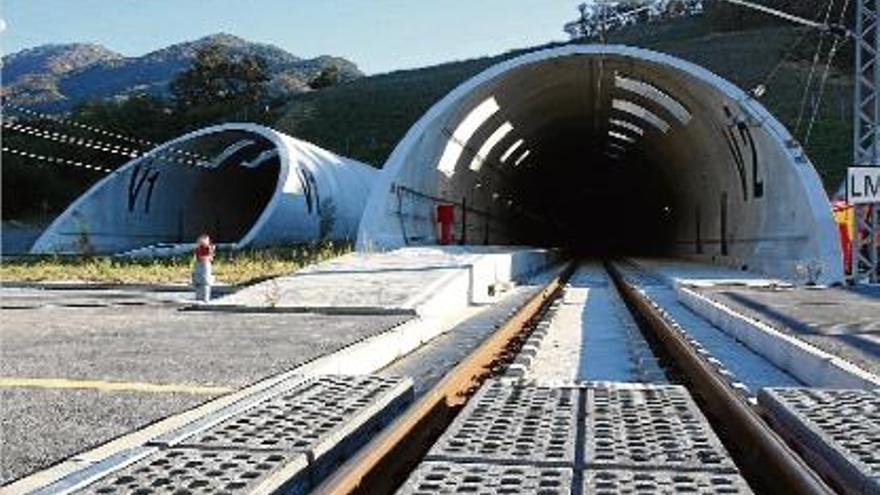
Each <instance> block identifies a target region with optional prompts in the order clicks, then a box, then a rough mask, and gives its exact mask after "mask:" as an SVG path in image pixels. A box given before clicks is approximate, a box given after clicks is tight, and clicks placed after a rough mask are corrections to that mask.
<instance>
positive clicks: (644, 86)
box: [614, 74, 691, 125]
mask: <svg viewBox="0 0 880 495" xmlns="http://www.w3.org/2000/svg"><path fill="white" fill-rule="evenodd" d="M614 83H615V85H616V86H617V87H618V88H620V89H623V90H626V91H630V92H632V93H635V94H637V95H641V96H644V97H645V98H648V99H649V100H651V101H653V102H654V103H657V104H658V105H660V106H662V107H663V108H665V109H666V110H667V111H669V113H671V114H672V115H673V117H675V118H676V119H678V121H679V122H681V123H682V124H684V125H687V124H688V123H689V122H690V121H691V113H690V112H689V111H688V110H687V108H685V107H684V105H682V104H681V103H680V102H679V101H678V100H676V99H675V98H673V97H672V96H670V95H669V94H667V93H666V92H664V91H663V90H661V89H660V88H657V87H655V86H654V85H652V84H649V83H646V82H644V81H639V80H636V79H630V78H628V77H624V76H621V75H619V74H615V75H614Z"/></svg>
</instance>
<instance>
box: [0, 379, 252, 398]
mask: <svg viewBox="0 0 880 495" xmlns="http://www.w3.org/2000/svg"><path fill="white" fill-rule="evenodd" d="M0 388H43V389H93V390H101V391H104V392H143V393H149V394H174V393H178V394H199V395H201V394H203V395H218V394H227V393H229V392H232V391H234V390H235V389H233V388H229V387H208V386H201V385H189V384H181V383H172V384H159V383H140V382H108V381H103V380H69V379H66V378H20V377H0Z"/></svg>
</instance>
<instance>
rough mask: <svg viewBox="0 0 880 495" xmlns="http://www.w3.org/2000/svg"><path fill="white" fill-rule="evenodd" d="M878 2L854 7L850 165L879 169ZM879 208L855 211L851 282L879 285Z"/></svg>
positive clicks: (863, 0) (862, 1) (863, 1)
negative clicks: (853, 86)
mask: <svg viewBox="0 0 880 495" xmlns="http://www.w3.org/2000/svg"><path fill="white" fill-rule="evenodd" d="M878 15H880V0H857V3H856V26H855V47H856V66H855V68H856V74H855V101H854V112H853V119H854V124H855V129H854V133H853V134H854V139H853V155H854V160H853V165H855V166H862V167H880V87H878V85H880V17H878ZM878 214H880V205H877V204H874V205H862V206H857V207H856V209H855V217H856V234H855V236H854V237H855V238H854V239H853V245H852V250H853V252H852V260H853V268H852V270H853V274H852V275H853V280H854V281H856V282H871V283H877V282H880V255H878V247H880V246H878V242H877V241H878V239H877V237H878V235H880V218H878Z"/></svg>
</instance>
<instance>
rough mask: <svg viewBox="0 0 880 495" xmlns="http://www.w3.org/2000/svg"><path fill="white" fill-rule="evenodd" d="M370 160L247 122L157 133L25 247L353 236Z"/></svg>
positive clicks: (108, 248) (112, 248) (114, 249)
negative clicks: (166, 135)
mask: <svg viewBox="0 0 880 495" xmlns="http://www.w3.org/2000/svg"><path fill="white" fill-rule="evenodd" d="M377 176H378V170H376V169H374V168H372V167H370V166H368V165H365V164H363V163H360V162H356V161H354V160H350V159H348V158H344V157H341V156H339V155H336V154H334V153H331V152H329V151H327V150H324V149H321V148H319V147H317V146H314V145H312V144H310V143H307V142H305V141H301V140H298V139H294V138H292V137H290V136H287V135H285V134H282V133H280V132H277V131H275V130H272V129H269V128H267V127H263V126H259V125H255V124H238V123H233V124H222V125H217V126H212V127H208V128H205V129H201V130H198V131H195V132H192V133H190V134H187V135H185V136H182V137H180V138H177V139H175V140H173V141H170V142H168V143H165V144H163V145H161V146H159V147H157V148H156V149H154V150H151V151H150V152H149V153H147V154H145V155H144V156H141V157H138V158H136V159H133V160H131V161H130V162H128V163H126V164H125V165H123V166H121V167H120V168H119V169H117V170H115V171H114V172H112V173H111V174H109V175H108V176H107V177H105V178H104V179H103V180H101V181H100V182H98V183H97V184H95V185H94V186H93V187H92V188H90V189H89V190H88V191H87V192H86V193H85V194H83V195H82V196H81V197H80V198H79V199H77V200H76V201H75V202H74V203H73V204H72V205H71V206H70V207H68V208H67V210H66V211H65V212H64V213H62V214H61V215H60V216H59V217H58V218H57V219H56V220H55V221H54V222H53V223H52V224H51V225H50V226H49V228H47V229H46V231H45V232H44V233H43V234H42V236H40V238H39V239H37V242H36V243H35V244H34V247H33V248H32V252H34V253H76V252H83V251H91V252H96V253H119V252H125V251H129V250H136V249H139V248H143V247H145V246H150V245H155V244H160V243H162V244H168V243H171V244H173V243H191V242H194V240H195V238H196V236H197V235H199V233H201V232H208V233H209V234H211V236H212V237H213V238H214V239H215V242H218V243H224V244H230V245H231V247H232V248H242V247H246V246H260V245H268V244H276V243H282V242H306V241H312V240H315V239H320V238H329V239H354V238H355V235H356V233H357V225H358V222H359V221H360V218H361V214H362V213H363V209H364V205H365V203H366V201H367V198H368V196H369V193H370V189H371V188H372V186H373V184H374V182H375V180H376V178H377Z"/></svg>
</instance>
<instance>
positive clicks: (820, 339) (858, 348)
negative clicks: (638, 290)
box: [634, 259, 880, 387]
mask: <svg viewBox="0 0 880 495" xmlns="http://www.w3.org/2000/svg"><path fill="white" fill-rule="evenodd" d="M634 261H635V264H636V265H637V266H638V267H639V268H641V269H643V270H645V271H647V272H649V273H650V274H652V275H653V276H655V277H656V279H658V280H661V281H663V282H664V283H665V284H666V285H668V286H672V287H676V288H677V289H678V293H679V299H680V300H681V301H682V302H683V303H685V304H687V305H688V307H689V308H691V309H693V310H697V311H698V312H699V313H700V314H701V316H703V317H706V318H707V319H710V320H713V321H714V320H715V319H716V318H715V316H716V315H714V314H710V313H709V312H704V311H702V309H709V308H700V307H699V306H698V305H694V304H690V302H691V301H689V298H688V297H686V295H685V294H683V292H682V288H684V289H688V290H692V291H694V292H696V293H698V294H700V295H702V296H705V297H706V298H708V299H710V300H711V301H713V302H715V303H718V304H721V305H723V306H725V307H727V308H730V309H731V310H733V311H735V312H736V313H739V314H741V315H742V316H743V318H744V319H747V320H752V321H755V322H760V323H761V324H764V325H767V326H768V327H770V328H772V329H774V330H776V331H779V332H781V333H783V334H785V335H788V336H791V337H793V338H795V339H797V340H800V341H803V342H804V343H806V344H808V345H810V346H814V347H815V348H817V349H820V350H821V351H824V352H826V353H828V354H830V355H832V356H835V357H837V358H839V359H841V360H843V361H846V362H848V363H852V364H853V365H855V366H857V367H859V368H861V369H863V370H865V371H867V372H869V373H872V374H874V375H880V317H878V315H880V288H877V287H857V288H841V287H822V286H817V287H796V286H793V285H792V284H790V283H788V282H787V281H784V280H778V279H768V278H766V277H763V276H761V275H757V274H754V273H750V272H747V271H742V270H734V269H731V268H725V267H719V266H713V265H708V264H704V263H693V262H686V261H675V260H661V259H637V260H634ZM712 313H714V312H712ZM811 385H814V386H830V387H835V386H836V387H848V386H854V383H844V382H832V383H827V384H826V383H815V384H812V383H811Z"/></svg>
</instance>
